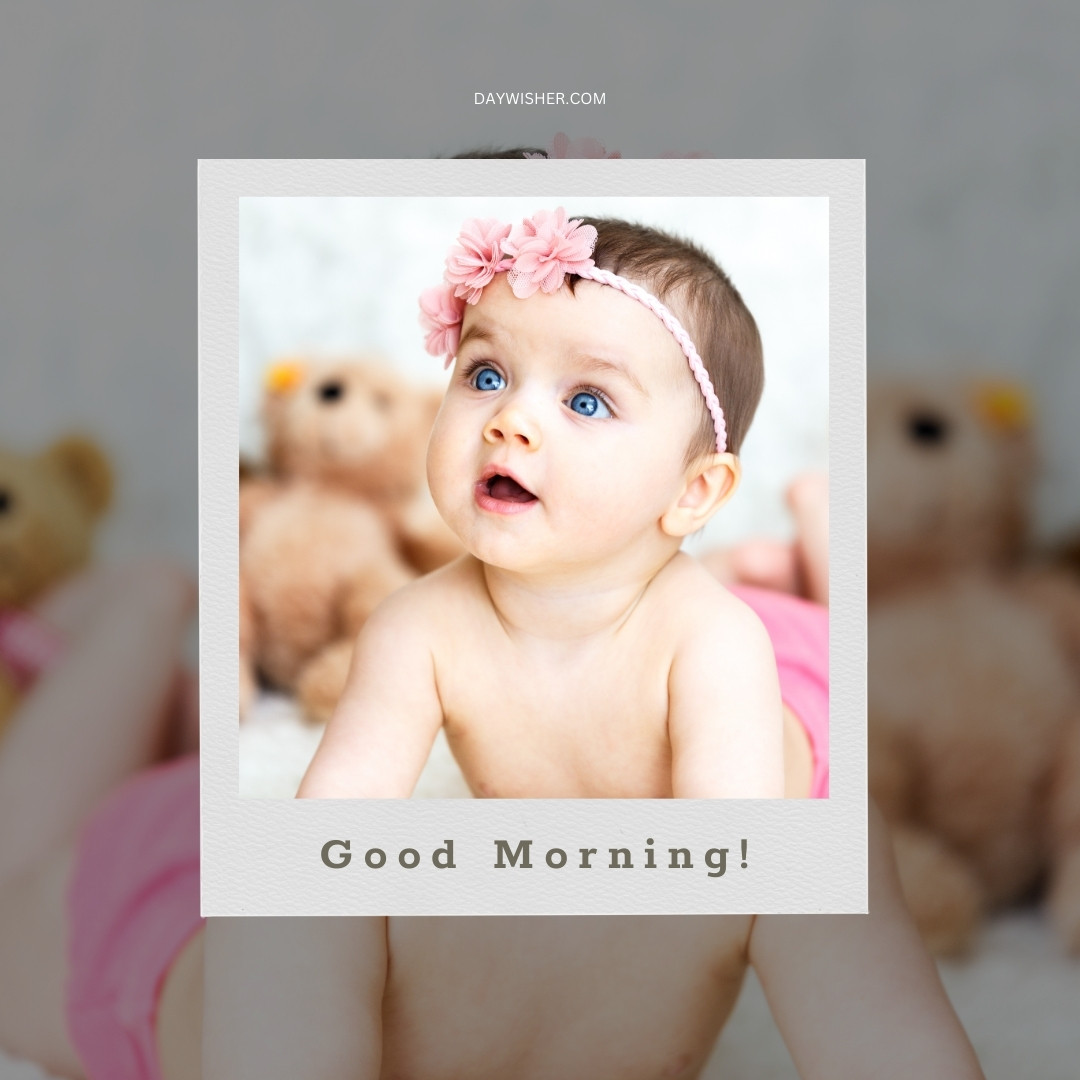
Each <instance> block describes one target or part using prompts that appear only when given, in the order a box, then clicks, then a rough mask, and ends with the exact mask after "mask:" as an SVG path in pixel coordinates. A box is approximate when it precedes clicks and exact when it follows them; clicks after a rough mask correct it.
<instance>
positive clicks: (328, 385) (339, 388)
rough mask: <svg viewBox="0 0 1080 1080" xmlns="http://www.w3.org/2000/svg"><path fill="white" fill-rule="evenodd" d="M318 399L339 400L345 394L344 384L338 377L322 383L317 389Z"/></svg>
mask: <svg viewBox="0 0 1080 1080" xmlns="http://www.w3.org/2000/svg"><path fill="white" fill-rule="evenodd" d="M318 395H319V400H320V401H329V402H334V401H340V400H341V399H342V398H343V397H344V396H345V384H344V383H343V382H341V381H340V380H338V379H330V380H328V381H327V382H324V383H322V384H321V385H320V386H319V389H318Z"/></svg>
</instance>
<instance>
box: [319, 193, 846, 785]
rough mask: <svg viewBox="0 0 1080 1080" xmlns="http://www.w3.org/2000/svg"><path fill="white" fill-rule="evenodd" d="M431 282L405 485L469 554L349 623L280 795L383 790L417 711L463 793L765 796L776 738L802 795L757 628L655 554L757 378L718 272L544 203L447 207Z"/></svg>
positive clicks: (801, 760) (673, 550) (791, 718)
mask: <svg viewBox="0 0 1080 1080" xmlns="http://www.w3.org/2000/svg"><path fill="white" fill-rule="evenodd" d="M445 276H446V284H445V285H444V286H443V287H441V288H438V289H433V290H429V291H428V292H427V293H425V294H424V295H423V296H422V298H421V307H422V310H423V312H424V319H425V322H426V325H427V327H428V329H429V334H428V341H427V344H428V349H429V351H431V352H434V353H437V354H438V353H445V354H446V362H447V365H449V364H450V363H453V364H454V371H453V375H452V379H451V382H450V385H449V387H448V389H447V391H446V396H445V398H444V401H443V404H442V408H441V410H440V412H439V416H438V418H437V420H436V422H435V427H434V430H433V432H432V436H431V442H430V445H429V449H428V479H429V483H430V486H431V493H432V496H433V497H434V500H435V503H436V505H437V507H438V509H439V511H440V513H441V514H442V516H443V517H444V519H445V520H446V521H447V523H448V524H449V525H450V527H451V528H452V529H453V530H454V532H455V533H456V534H457V535H458V537H459V538H460V539H461V541H462V543H463V544H464V546H465V548H466V550H467V552H468V554H467V555H466V556H464V557H463V558H461V559H460V560H458V561H457V562H455V563H452V564H451V565H450V566H448V567H445V568H443V569H442V570H440V571H438V572H436V573H434V574H432V575H429V576H428V577H426V578H423V579H422V580H420V581H418V582H416V583H414V584H412V585H410V586H408V587H406V588H404V589H402V590H400V591H399V592H397V593H395V594H394V595H393V596H391V597H390V598H389V599H388V600H387V601H386V602H385V603H384V604H383V605H382V606H381V607H380V608H379V609H378V610H377V611H376V612H375V613H374V615H373V616H372V617H371V619H370V620H369V621H368V622H367V624H366V625H365V626H364V629H363V631H362V632H361V634H360V635H359V638H358V640H357V644H356V650H355V654H354V658H353V664H352V669H351V671H350V675H349V679H348V683H347V686H346V689H345V692H344V694H343V696H342V699H341V701H340V703H339V705H338V708H337V711H336V712H335V714H334V716H333V718H332V720H331V721H330V724H329V726H328V728H327V731H326V733H325V735H324V737H323V740H322V743H321V745H320V746H319V749H318V751H317V753H316V755H315V757H314V760H313V761H312V763H311V766H310V768H309V770H308V772H307V774H306V776H305V777H304V780H303V782H302V784H301V786H300V789H299V792H298V794H299V796H300V797H391V796H407V795H409V794H410V793H411V792H412V790H413V787H414V785H415V783H416V781H417V778H418V777H419V775H420V772H421V770H422V769H423V766H424V763H425V761H426V760H427V756H428V752H429V750H430V748H431V745H432V742H433V740H434V739H435V736H436V734H437V732H438V730H439V728H440V726H444V727H445V729H446V735H447V739H448V741H449V744H450V747H451V749H452V750H453V752H454V755H455V757H456V758H457V760H458V763H459V764H460V766H461V769H462V772H463V773H464V776H465V778H466V781H467V782H468V784H469V787H470V789H471V790H472V792H473V793H474V794H475V795H478V796H487V797H500V798H515V797H577V798H580V797H608V798H665V797H671V796H674V797H680V798H714V797H771V796H780V795H783V794H784V793H785V744H786V745H787V746H788V748H789V754H788V756H789V759H790V760H789V778H788V779H789V782H788V784H787V790H788V792H789V793H795V791H794V790H793V788H797V787H798V786H799V785H800V784H801V785H802V787H803V788H807V787H814V786H815V785H816V786H817V787H818V788H819V789H820V788H821V786H822V783H821V781H822V777H821V775H820V774H821V773H822V772H823V769H824V762H823V755H822V754H820V753H818V754H816V755H815V754H814V753H813V752H812V751H813V750H814V743H815V739H814V737H813V735H812V733H810V732H808V730H807V729H806V727H805V726H804V725H805V720H804V725H800V723H799V720H800V719H803V718H802V717H797V716H796V715H795V712H794V711H793V710H791V709H790V708H789V709H786V710H785V708H784V707H783V705H782V700H781V688H780V683H779V680H778V675H777V664H776V661H775V659H774V655H773V650H772V646H771V645H770V640H769V635H768V633H767V632H766V630H765V628H764V626H763V624H762V620H761V619H760V618H759V617H758V616H757V615H756V614H755V613H754V611H753V610H752V609H751V608H750V607H749V606H748V605H747V604H746V603H744V602H742V601H741V600H739V599H737V598H736V597H735V596H734V595H733V594H732V593H731V592H730V591H728V590H726V589H725V588H723V587H722V586H721V585H720V584H719V583H718V582H717V580H716V579H715V578H714V577H712V576H711V575H710V574H709V573H708V572H707V571H706V570H705V569H704V568H703V567H702V566H701V565H700V564H698V563H697V562H695V561H694V560H693V559H691V558H690V557H688V556H687V555H685V554H681V553H680V550H679V548H680V544H681V542H682V540H683V538H684V537H686V536H688V535H690V534H691V533H694V532H696V531H697V530H699V529H701V528H702V527H703V526H704V525H705V524H706V522H708V520H709V519H710V518H711V517H712V515H713V514H715V513H716V512H717V510H719V508H720V507H721V506H722V505H723V504H724V503H725V502H726V501H727V500H728V499H729V498H730V497H731V495H732V494H733V493H734V491H735V488H736V487H737V485H738V482H739V478H740V466H739V460H738V458H737V456H736V454H737V453H738V450H739V446H740V443H741V441H742V439H743V437H744V435H745V432H746V429H747V427H748V425H749V422H750V419H751V417H752V415H753V412H754V410H755V408H756V406H757V402H758V399H759V397H760V394H761V389H762V384H763V369H762V356H761V344H760V339H759V336H758V331H757V327H756V325H755V323H754V319H753V317H752V316H751V314H750V312H749V311H748V310H747V308H746V306H745V305H744V303H743V301H742V298H741V297H740V296H739V294H738V292H737V291H736V290H735V288H734V287H733V286H732V284H731V282H730V281H729V279H728V278H727V276H726V275H725V274H724V272H723V271H722V270H721V269H720V267H719V266H717V265H716V263H715V262H714V261H713V260H712V259H711V258H710V257H709V256H708V255H707V254H705V253H704V252H703V251H702V250H700V249H699V248H697V247H695V246H693V245H691V244H689V243H687V242H685V241H683V240H680V239H677V238H675V237H672V236H669V235H666V234H664V233H661V232H658V231H655V230H652V229H648V228H644V227H641V226H638V225H632V224H629V223H627V222H623V221H617V220H609V219H600V220H593V221H584V220H568V219H567V216H566V213H565V211H563V210H562V209H561V208H560V209H558V210H556V211H554V212H551V211H540V212H538V213H537V214H535V215H534V216H533V217H531V218H528V219H526V220H525V221H524V222H523V223H522V224H520V225H517V226H515V227H511V226H510V225H508V224H503V223H500V222H499V221H496V220H484V221H479V220H473V221H469V222H467V223H466V225H465V227H464V229H463V231H462V233H461V235H460V237H459V240H458V244H457V245H456V246H455V247H454V248H453V249H452V251H451V252H450V255H449V257H448V259H447V263H446V275H445ZM699 348H700V355H699ZM786 700H787V695H785V701H786ZM826 722H827V715H826ZM814 760H816V765H815V764H813V761H814ZM815 768H816V769H817V773H816V774H815V775H813V776H811V772H812V771H813V769H815ZM793 769H795V770H800V774H801V779H800V780H799V781H798V782H792V780H791V773H792V770H793ZM798 793H802V794H806V793H807V792H806V791H805V790H803V791H801V792H798ZM815 793H817V794H821V793H823V792H822V791H820V790H818V791H816V792H815Z"/></svg>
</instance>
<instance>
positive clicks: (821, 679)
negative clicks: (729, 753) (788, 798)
mask: <svg viewBox="0 0 1080 1080" xmlns="http://www.w3.org/2000/svg"><path fill="white" fill-rule="evenodd" d="M731 592H732V593H734V594H735V595H736V596H737V597H739V599H740V600H742V601H743V602H744V603H746V604H748V605H749V606H750V607H751V608H753V610H754V612H755V614H756V615H757V617H758V618H759V619H760V620H761V621H762V622H763V623H764V624H765V629H766V630H767V631H768V632H769V638H770V640H771V641H772V647H773V652H774V653H775V654H776V667H777V670H778V672H779V674H780V696H781V697H782V698H783V701H784V704H785V705H787V707H788V708H789V709H790V710H791V711H792V712H793V713H794V714H795V715H796V716H797V717H798V718H799V720H800V721H801V722H802V725H803V727H804V728H805V729H806V735H807V738H808V739H809V740H810V751H811V753H812V754H813V758H814V773H813V779H812V781H811V785H810V797H811V798H814V799H824V798H828V795H829V613H828V611H827V610H826V609H825V608H823V607H822V606H821V605H820V604H812V603H810V601H809V600H802V599H800V598H799V597H797V596H791V595H789V594H788V593H780V592H773V591H771V590H769V589H755V588H752V587H750V586H749V585H736V586H732V587H731Z"/></svg>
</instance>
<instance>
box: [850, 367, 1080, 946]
mask: <svg viewBox="0 0 1080 1080" xmlns="http://www.w3.org/2000/svg"><path fill="white" fill-rule="evenodd" d="M1029 414H1030V409H1029V405H1028V401H1027V398H1026V397H1025V395H1024V394H1023V393H1022V391H1020V390H1019V389H1017V388H1015V387H1012V386H1010V385H1006V384H1000V383H998V384H993V383H987V384H974V383H971V382H948V383H946V382H944V381H930V380H921V381H919V382H909V383H905V382H888V383H879V384H878V385H877V386H875V387H872V388H871V392H870V394H869V397H868V432H869V437H868V466H869V484H868V491H869V507H868V511H869V513H868V534H867V550H868V582H869V600H870V619H869V645H870V655H869V673H870V679H869V752H870V761H869V766H870V791H871V794H872V795H873V796H874V797H875V799H876V800H877V801H878V802H879V804H880V805H881V808H882V810H883V811H884V813H885V815H886V817H887V818H888V819H889V822H890V825H891V827H892V830H893V836H894V843H895V848H896V854H897V860H898V863H899V868H900V875H901V880H902V883H903V887H904V892H905V894H906V897H907V899H908V903H909V905H910V907H911V909H912V912H913V914H914V916H915V919H916V922H917V923H918V925H919V927H920V929H921V930H922V933H923V935H924V936H925V938H926V940H927V942H928V944H929V945H930V947H931V948H933V949H935V950H936V951H939V952H958V951H962V950H963V949H965V948H967V947H968V946H969V945H970V944H971V942H972V940H973V938H974V935H975V932H976V930H977V928H978V924H979V920H980V917H981V915H982V914H983V913H984V912H985V911H987V910H989V909H991V908H993V907H996V906H998V905H1001V904H1005V903H1008V902H1012V901H1016V900H1019V899H1022V898H1024V897H1026V896H1028V895H1030V894H1031V893H1032V891H1033V890H1034V889H1035V888H1036V887H1037V886H1038V885H1039V884H1040V883H1041V882H1042V880H1043V879H1044V878H1045V877H1046V876H1047V874H1049V878H1050V893H1049V900H1050V907H1051V913H1052V917H1053V919H1054V921H1055V924H1056V927H1057V930H1058V932H1059V933H1060V935H1061V937H1062V939H1063V940H1064V942H1065V944H1066V946H1067V947H1068V948H1070V949H1071V950H1077V949H1080V680H1078V677H1077V675H1078V672H1080V655H1078V653H1080V589H1078V588H1077V587H1076V585H1075V584H1074V583H1073V582H1072V581H1070V580H1069V578H1068V576H1067V575H1063V574H1061V573H1057V572H1055V571H1053V570H1051V569H1044V568H1039V567H1035V566H1033V565H1032V564H1031V562H1030V561H1029V560H1028V559H1027V557H1026V553H1027V548H1028V523H1029V501H1030V497H1031V495H1032V493H1033V492H1032V489H1033V486H1034V473H1035V452H1034V440H1033V436H1032V430H1031V422H1030V415H1029Z"/></svg>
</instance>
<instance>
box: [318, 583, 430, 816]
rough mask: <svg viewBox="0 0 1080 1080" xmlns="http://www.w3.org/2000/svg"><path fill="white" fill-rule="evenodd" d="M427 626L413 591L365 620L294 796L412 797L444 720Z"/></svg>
mask: <svg viewBox="0 0 1080 1080" xmlns="http://www.w3.org/2000/svg"><path fill="white" fill-rule="evenodd" d="M430 624H431V620H429V619H427V618H426V617H425V604H424V601H423V599H422V598H421V597H420V596H418V594H417V593H416V591H415V589H412V588H405V589H402V590H399V591H398V592H397V593H395V594H394V595H393V596H391V597H390V598H389V599H387V600H386V601H384V602H383V603H382V604H381V605H380V607H379V608H378V609H377V610H376V611H375V613H374V614H373V615H372V616H371V618H370V619H368V621H367V622H366V623H365V624H364V628H363V630H361V631H360V635H359V637H358V638H357V641H356V651H355V652H354V654H353V661H352V667H351V668H350V670H349V679H348V682H347V684H346V686H345V692H344V694H343V695H342V697H341V701H340V702H339V703H338V707H337V709H336V710H335V712H334V715H333V717H332V718H331V720H330V723H329V724H328V725H327V728H326V732H325V733H324V735H323V738H322V742H321V743H320V744H319V748H318V750H317V751H316V752H315V757H314V759H313V760H312V762H311V765H310V766H309V767H308V770H307V773H306V774H305V776H304V779H303V781H302V782H301V784H300V789H299V791H298V792H297V798H303V799H308V798H316V799H317V798H324V799H334V798H340V799H349V798H351V799H363V798H372V799H382V798H395V797H406V796H408V795H411V794H412V790H413V788H414V787H415V786H416V781H417V779H418V778H419V776H420V773H421V772H422V771H423V768H424V763H425V762H426V761H427V758H428V754H429V753H430V751H431V745H432V743H433V742H434V741H435V736H436V734H437V733H438V731H439V728H440V726H441V725H442V707H441V705H440V703H439V695H438V693H437V691H436V688H435V670H434V662H433V660H432V654H431V644H430V640H429V636H428V626H429V625H430Z"/></svg>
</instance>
